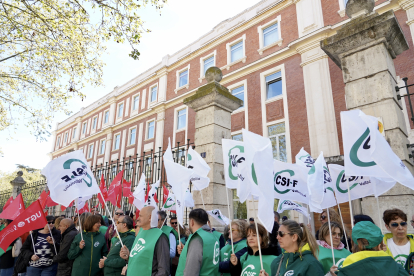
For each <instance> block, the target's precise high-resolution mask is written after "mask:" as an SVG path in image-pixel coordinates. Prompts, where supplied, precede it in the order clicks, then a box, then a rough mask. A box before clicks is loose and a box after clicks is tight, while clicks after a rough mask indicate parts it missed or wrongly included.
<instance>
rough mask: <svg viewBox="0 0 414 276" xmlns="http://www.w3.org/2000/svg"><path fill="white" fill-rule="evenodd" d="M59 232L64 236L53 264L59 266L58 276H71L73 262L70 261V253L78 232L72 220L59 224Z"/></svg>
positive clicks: (65, 220)
mask: <svg viewBox="0 0 414 276" xmlns="http://www.w3.org/2000/svg"><path fill="white" fill-rule="evenodd" d="M59 231H60V233H61V235H62V241H61V243H60V249H59V252H58V254H57V255H56V256H54V257H53V262H54V263H57V264H58V267H57V274H56V276H70V275H71V274H72V265H73V260H69V259H68V252H69V248H70V245H71V244H72V242H73V240H74V239H75V237H76V235H77V234H78V230H76V228H75V224H74V223H73V221H72V220H71V219H62V220H61V221H60V223H59Z"/></svg>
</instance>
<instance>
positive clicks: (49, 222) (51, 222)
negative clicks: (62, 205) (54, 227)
mask: <svg viewBox="0 0 414 276" xmlns="http://www.w3.org/2000/svg"><path fill="white" fill-rule="evenodd" d="M47 224H55V222H54V221H48V222H47Z"/></svg>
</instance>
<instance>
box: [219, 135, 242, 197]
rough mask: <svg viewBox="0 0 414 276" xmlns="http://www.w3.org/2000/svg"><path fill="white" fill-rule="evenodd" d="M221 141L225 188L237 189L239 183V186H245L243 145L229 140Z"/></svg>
mask: <svg viewBox="0 0 414 276" xmlns="http://www.w3.org/2000/svg"><path fill="white" fill-rule="evenodd" d="M221 141H222V147H223V163H224V177H225V180H226V187H227V188H229V189H237V187H238V186H239V182H241V186H247V185H248V184H247V183H248V179H247V175H246V165H247V163H246V153H245V151H244V143H243V142H239V141H235V140H229V139H222V140H221Z"/></svg>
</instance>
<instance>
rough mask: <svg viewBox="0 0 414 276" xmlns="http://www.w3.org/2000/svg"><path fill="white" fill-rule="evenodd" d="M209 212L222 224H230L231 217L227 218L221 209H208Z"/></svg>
mask: <svg viewBox="0 0 414 276" xmlns="http://www.w3.org/2000/svg"><path fill="white" fill-rule="evenodd" d="M207 214H209V215H210V216H212V217H213V218H214V219H215V220H217V222H218V223H220V224H221V225H230V219H229V218H227V217H226V216H225V215H223V213H222V212H221V211H220V209H214V210H211V211H207Z"/></svg>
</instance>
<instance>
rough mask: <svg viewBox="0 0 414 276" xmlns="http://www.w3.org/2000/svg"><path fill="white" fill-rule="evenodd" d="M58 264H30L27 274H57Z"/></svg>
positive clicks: (27, 275)
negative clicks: (40, 265)
mask: <svg viewBox="0 0 414 276" xmlns="http://www.w3.org/2000/svg"><path fill="white" fill-rule="evenodd" d="M57 265H58V264H52V265H51V266H47V267H34V266H28V267H27V270H26V276H56V273H57Z"/></svg>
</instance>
